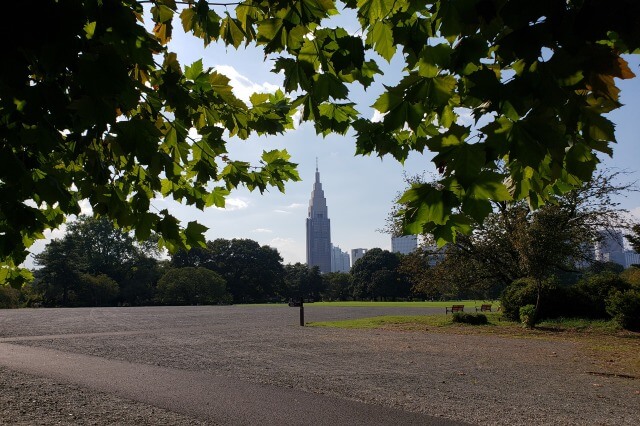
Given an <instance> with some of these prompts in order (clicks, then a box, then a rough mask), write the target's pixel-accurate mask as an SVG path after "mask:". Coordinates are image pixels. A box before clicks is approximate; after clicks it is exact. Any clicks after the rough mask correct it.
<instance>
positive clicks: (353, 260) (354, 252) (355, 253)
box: [351, 248, 367, 266]
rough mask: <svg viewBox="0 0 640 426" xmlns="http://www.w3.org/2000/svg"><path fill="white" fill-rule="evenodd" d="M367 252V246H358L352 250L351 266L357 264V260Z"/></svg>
mask: <svg viewBox="0 0 640 426" xmlns="http://www.w3.org/2000/svg"><path fill="white" fill-rule="evenodd" d="M366 252H367V249H365V248H357V249H352V250H351V266H353V265H355V264H356V261H357V260H358V259H360V258H361V257H362V256H364V254H365V253H366Z"/></svg>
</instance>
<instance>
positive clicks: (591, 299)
mask: <svg viewBox="0 0 640 426" xmlns="http://www.w3.org/2000/svg"><path fill="white" fill-rule="evenodd" d="M628 287H629V285H628V284H627V283H626V282H625V281H624V280H623V279H621V278H620V276H619V275H618V274H616V273H613V272H611V271H605V272H601V273H599V274H594V275H588V276H586V277H584V278H583V279H581V280H580V281H578V283H577V284H576V285H575V286H574V287H573V288H572V289H571V302H572V303H571V306H572V312H569V313H567V314H568V315H570V316H576V317H580V318H594V319H599V318H607V317H608V315H607V309H606V306H605V300H606V299H607V297H609V294H610V293H612V292H613V291H624V290H626V289H627V288H628Z"/></svg>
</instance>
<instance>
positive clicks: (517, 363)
mask: <svg viewBox="0 0 640 426" xmlns="http://www.w3.org/2000/svg"><path fill="white" fill-rule="evenodd" d="M305 311H306V319H307V321H320V320H330V319H343V318H345V319H346V318H357V317H368V316H375V315H393V314H406V315H410V314H419V313H433V312H441V310H435V311H434V310H428V309H409V308H398V309H388V308H371V309H369V308H320V307H317V308H316V307H313V305H307V306H306V307H305ZM297 323H298V311H297V309H292V308H286V307H280V306H273V307H250V306H224V307H154V308H99V309H38V310H14V311H0V345H2V344H3V343H7V344H11V345H16V344H17V345H25V346H29V347H35V348H48V349H53V350H58V351H64V352H70V353H75V354H83V355H93V356H97V357H100V358H104V359H108V360H118V361H126V362H130V363H135V364H142V365H149V366H159V367H163V368H168V369H175V370H183V371H189V372H202V374H214V375H217V376H220V377H226V378H231V379H237V380H239V381H244V382H248V383H256V384H265V385H275V386H277V387H280V388H288V389H294V390H300V391H304V392H308V393H315V394H322V395H327V396H329V397H334V398H340V399H342V400H353V401H359V402H364V403H367V404H371V405H373V406H382V407H390V408H399V409H402V410H404V411H409V412H416V413H426V414H429V415H431V416H438V417H441V418H446V419H451V420H457V421H463V422H469V423H473V424H505V425H507V424H508V425H518V424H522V425H524V424H527V425H530V424H576V425H582V424H611V425H624V424H629V425H637V424H639V423H640V392H638V391H639V390H640V383H639V382H640V381H639V380H635V379H631V378H620V377H606V376H595V375H593V374H591V372H593V371H594V368H595V367H594V365H593V363H592V360H590V359H589V358H585V357H583V356H582V355H581V352H579V351H578V349H577V347H576V346H575V345H574V344H572V343H570V342H563V343H558V342H550V341H545V340H541V339H538V340H533V339H526V340H525V339H510V338H501V337H493V336H469V335H455V334H442V333H430V332H429V330H423V331H415V332H398V331H386V330H344V329H331V328H312V327H299V326H298V325H297ZM16 383H18V384H19V385H16ZM0 386H1V387H0V407H2V408H0V410H1V411H0V414H1V415H2V416H1V417H0V423H4V424H59V422H62V424H108V423H112V424H136V423H139V424H199V422H202V419H198V418H197V416H196V417H189V416H188V415H187V416H185V415H180V414H177V413H175V412H171V411H168V410H165V409H162V408H157V407H154V406H153V405H152V404H147V403H144V404H143V403H141V402H140V401H134V400H127V399H122V398H119V397H116V396H114V395H112V394H109V393H100V392H98V391H96V390H95V389H91V388H86V387H78V386H77V385H73V384H66V383H58V382H55V381H51V380H50V379H47V378H43V377H40V376H33V375H28V374H24V373H21V372H17V371H13V370H8V369H6V368H5V369H0ZM29 401H35V402H29ZM7 407H9V408H7ZM65 415H66V416H69V418H67V417H64V416H65ZM65 422H66V423H65Z"/></svg>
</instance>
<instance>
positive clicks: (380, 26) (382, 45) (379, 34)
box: [367, 21, 396, 62]
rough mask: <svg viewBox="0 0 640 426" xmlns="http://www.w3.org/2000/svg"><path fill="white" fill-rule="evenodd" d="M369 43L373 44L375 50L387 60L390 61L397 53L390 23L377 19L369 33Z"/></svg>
mask: <svg viewBox="0 0 640 426" xmlns="http://www.w3.org/2000/svg"><path fill="white" fill-rule="evenodd" d="M367 43H368V44H370V45H372V46H373V48H374V49H375V51H376V52H378V53H379V54H380V56H382V57H383V58H384V59H386V60H387V62H390V61H391V58H393V55H394V54H395V53H396V46H395V44H394V43H393V31H392V29H391V25H390V24H388V23H385V22H382V21H377V22H376V23H375V24H374V25H373V27H372V28H371V29H370V30H369V32H368V33H367Z"/></svg>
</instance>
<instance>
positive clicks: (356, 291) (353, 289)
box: [0, 216, 419, 307]
mask: <svg viewBox="0 0 640 426" xmlns="http://www.w3.org/2000/svg"><path fill="white" fill-rule="evenodd" d="M157 247H158V245H157V241H156V240H150V241H146V242H143V243H139V242H137V241H136V240H135V239H134V238H133V237H132V236H131V235H130V234H128V233H126V232H123V231H122V230H120V229H118V228H116V227H115V226H114V225H113V223H111V222H110V221H108V220H106V219H96V218H92V217H87V216H82V217H80V218H78V219H77V220H76V221H74V222H71V223H69V224H68V226H67V232H66V233H65V236H64V237H63V238H60V239H57V240H53V241H51V242H50V243H49V244H48V245H47V246H46V248H45V249H44V251H43V252H42V253H40V254H38V255H36V257H35V263H36V266H37V268H36V269H35V270H34V271H33V273H34V277H35V279H34V280H33V282H31V283H30V284H27V285H24V286H23V287H22V288H21V289H19V290H16V289H12V288H8V287H2V288H0V307H19V306H27V307H31V306H47V307H80V306H140V305H155V304H168V305H195V304H228V303H258V302H282V301H287V300H289V299H290V298H297V297H304V298H306V299H308V300H309V299H310V300H351V299H358V300H362V299H366V300H373V299H377V300H383V299H384V300H387V299H393V300H398V299H407V298H410V297H413V296H416V295H415V294H414V293H412V291H411V284H410V281H409V280H408V279H407V277H406V276H405V275H403V274H402V273H401V271H400V264H401V259H402V256H400V255H397V254H393V253H390V252H388V251H384V250H381V249H373V250H370V251H369V252H368V253H367V254H366V255H365V256H364V257H363V258H362V259H360V260H359V261H358V262H357V263H356V265H355V266H354V268H353V271H352V273H335V274H326V275H321V274H320V272H319V270H318V268H317V267H308V266H307V265H304V264H300V263H296V264H287V265H285V264H283V259H282V257H281V256H280V254H279V253H278V251H277V250H276V249H274V248H271V247H268V246H261V245H260V244H258V243H257V242H256V241H253V240H249V239H232V240H226V239H217V240H214V241H209V242H207V244H206V247H202V248H200V247H198V248H193V249H191V250H190V251H188V252H187V251H179V252H178V253H176V254H174V255H172V256H171V257H169V258H163V256H162V253H160V252H159V251H158V248H157ZM418 297H419V296H418Z"/></svg>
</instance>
